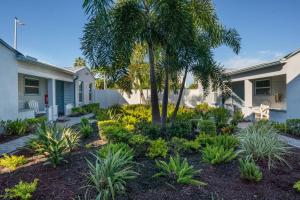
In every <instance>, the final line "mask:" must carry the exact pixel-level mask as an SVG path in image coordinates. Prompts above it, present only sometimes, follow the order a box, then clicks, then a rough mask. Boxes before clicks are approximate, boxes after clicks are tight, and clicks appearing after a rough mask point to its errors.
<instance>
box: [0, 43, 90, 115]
mask: <svg viewBox="0 0 300 200" xmlns="http://www.w3.org/2000/svg"><path fill="white" fill-rule="evenodd" d="M90 76H91V73H90V72H89V70H88V68H82V69H81V70H79V71H76V72H74V71H71V70H68V69H64V68H60V67H57V66H53V65H50V64H46V63H42V62H40V61H38V60H37V59H35V58H32V57H29V56H24V55H23V54H22V53H20V52H19V51H17V50H15V49H14V48H12V47H11V46H10V45H8V44H7V43H6V42H4V41H3V40H1V39H0V120H9V119H17V118H30V117H34V111H33V110H32V109H29V105H28V102H30V101H34V102H37V104H38V110H40V111H46V110H47V109H48V108H50V107H51V106H52V107H53V108H54V107H56V105H57V111H56V113H58V114H62V115H63V114H64V113H65V108H66V105H73V106H74V105H76V106H77V105H83V104H87V103H91V102H93V99H92V100H90V99H89V95H90V93H92V94H93V91H92V92H90V91H89V89H85V88H84V89H83V90H82V91H81V92H82V93H81V96H84V101H82V103H78V102H79V101H80V99H79V97H80V95H79V94H78V93H76V91H77V90H79V86H78V87H77V83H78V81H77V79H78V80H82V81H83V86H84V87H86V86H85V84H86V83H85V81H86V80H87V84H91V82H93V81H92V80H93V79H91V78H90ZM86 77H88V78H86ZM92 85H93V86H92V90H93V89H94V83H92ZM87 87H89V86H87ZM77 94H78V95H77ZM86 99H87V100H86ZM53 112H55V111H53ZM56 115H57V114H56Z"/></svg>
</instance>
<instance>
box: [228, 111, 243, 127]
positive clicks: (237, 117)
mask: <svg viewBox="0 0 300 200" xmlns="http://www.w3.org/2000/svg"><path fill="white" fill-rule="evenodd" d="M243 120H244V114H243V112H242V111H240V110H236V111H234V113H233V115H232V120H231V122H230V123H231V124H232V125H235V126H236V125H237V124H238V123H239V122H242V121H243Z"/></svg>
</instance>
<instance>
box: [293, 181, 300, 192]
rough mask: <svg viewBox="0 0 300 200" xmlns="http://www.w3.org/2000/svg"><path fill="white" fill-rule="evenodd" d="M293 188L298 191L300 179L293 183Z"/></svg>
mask: <svg viewBox="0 0 300 200" xmlns="http://www.w3.org/2000/svg"><path fill="white" fill-rule="evenodd" d="M293 188H294V189H295V190H296V191H297V192H300V181H297V182H296V183H295V184H294V186H293Z"/></svg>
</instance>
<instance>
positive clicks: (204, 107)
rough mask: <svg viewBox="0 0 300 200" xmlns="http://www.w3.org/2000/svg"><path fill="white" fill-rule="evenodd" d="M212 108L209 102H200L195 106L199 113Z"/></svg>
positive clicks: (206, 111)
mask: <svg viewBox="0 0 300 200" xmlns="http://www.w3.org/2000/svg"><path fill="white" fill-rule="evenodd" d="M211 109H212V107H211V106H209V105H208V103H200V104H198V105H197V106H196V107H195V110H196V112H199V113H208V112H210V111H211Z"/></svg>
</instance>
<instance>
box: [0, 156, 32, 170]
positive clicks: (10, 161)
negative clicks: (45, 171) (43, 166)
mask: <svg viewBox="0 0 300 200" xmlns="http://www.w3.org/2000/svg"><path fill="white" fill-rule="evenodd" d="M26 163H27V160H26V158H25V157H24V156H16V155H12V156H9V155H7V154H4V155H3V157H2V158H0V166H1V167H6V168H8V169H10V170H15V169H16V168H17V167H19V166H21V165H24V164H26Z"/></svg>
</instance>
